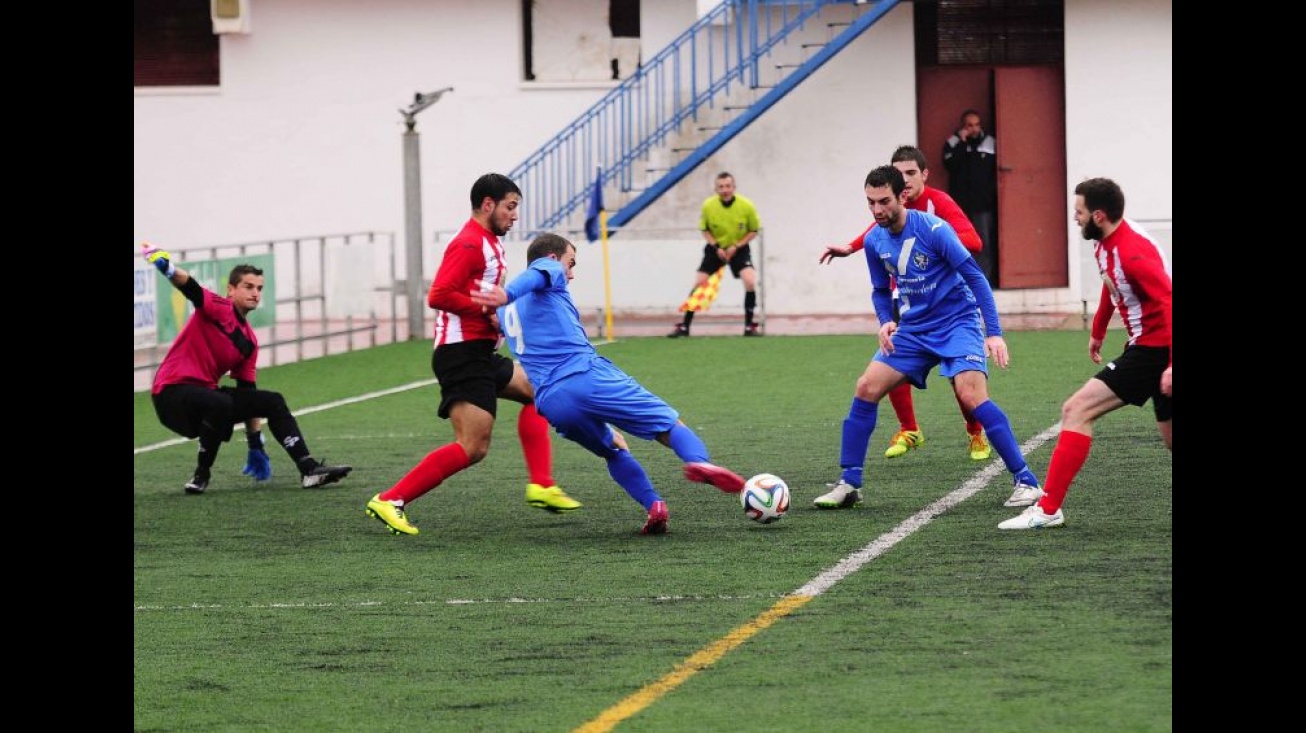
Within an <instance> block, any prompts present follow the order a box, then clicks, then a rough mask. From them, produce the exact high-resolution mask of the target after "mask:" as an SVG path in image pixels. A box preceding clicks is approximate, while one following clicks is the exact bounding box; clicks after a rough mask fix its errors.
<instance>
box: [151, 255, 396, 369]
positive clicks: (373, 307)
mask: <svg viewBox="0 0 1306 733" xmlns="http://www.w3.org/2000/svg"><path fill="white" fill-rule="evenodd" d="M395 246H396V245H395V236H394V234H393V233H392V232H360V233H351V234H329V235H315V236H309V237H296V238H292V239H276V240H266V241H260V242H250V243H243V244H224V245H214V246H209V247H201V248H195V249H187V250H173V251H172V254H173V256H174V257H175V258H176V260H177V262H178V263H179V264H180V265H181V266H182V267H185V268H186V269H187V271H188V272H191V273H192V274H195V275H196V278H197V279H198V280H199V281H200V283H201V284H202V285H204V286H205V287H207V288H209V289H211V290H213V291H214V292H216V293H219V294H225V293H226V278H227V274H228V273H229V272H230V270H231V267H232V266H234V265H235V264H239V263H241V262H245V261H248V262H250V263H251V264H256V265H258V266H262V267H263V268H264V270H265V271H266V275H265V277H266V279H267V281H268V286H267V289H266V290H265V291H264V292H265V295H264V302H263V304H262V305H260V307H259V309H258V310H257V311H255V312H254V313H253V314H251V315H252V316H257V318H258V320H257V321H254V322H255V323H256V327H255V332H256V333H257V334H258V337H259V363H260V366H270V365H275V364H282V363H287V362H293V361H301V360H303V359H309V358H314V357H317V356H325V355H327V354H330V353H340V352H342V351H352V350H354V349H359V348H369V347H372V346H376V345H379V344H384V343H392V342H395V341H398V340H400V339H406V338H407V336H408V334H407V328H406V326H405V325H404V324H403V323H402V322H401V321H402V319H403V318H404V315H405V314H406V312H407V308H406V303H405V302H404V281H403V279H402V277H403V275H404V273H402V272H399V271H398V268H399V267H400V265H401V264H402V262H403V257H402V256H399V254H398V253H396V252H395ZM135 255H136V256H135V258H134V264H135V265H136V273H137V275H136V329H135V338H134V348H133V374H134V389H135V390H136V391H139V390H142V389H148V388H149V385H150V382H151V381H152V380H153V377H154V371H155V370H156V369H157V368H158V366H159V364H160V363H161V362H162V360H163V357H164V355H165V354H166V353H167V350H168V347H169V346H170V345H171V342H172V338H173V337H174V336H175V331H176V330H177V329H179V328H180V327H181V326H182V325H183V324H184V322H185V320H186V318H187V317H189V314H190V311H191V308H190V305H189V303H187V302H186V301H185V299H184V298H183V297H181V295H180V293H179V292H177V291H176V290H175V288H173V287H172V286H171V285H169V284H168V283H167V282H166V281H164V280H163V279H162V278H161V277H158V276H157V275H156V274H155V273H154V271H153V269H152V268H149V267H148V266H143V265H142V263H141V262H140V256H139V252H137V253H135ZM269 264H270V265H271V267H268V266H267V265H269ZM258 323H266V325H257V324H258Z"/></svg>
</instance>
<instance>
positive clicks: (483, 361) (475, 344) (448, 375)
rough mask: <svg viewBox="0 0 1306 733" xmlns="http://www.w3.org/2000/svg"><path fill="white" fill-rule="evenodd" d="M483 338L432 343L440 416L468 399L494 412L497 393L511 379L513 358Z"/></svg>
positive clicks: (432, 365) (492, 413)
mask: <svg viewBox="0 0 1306 733" xmlns="http://www.w3.org/2000/svg"><path fill="white" fill-rule="evenodd" d="M494 347H495V342H493V341H489V340H486V339H477V340H475V341H463V342H460V343H456V344H445V345H443V346H437V347H435V351H433V352H431V371H432V372H435V378H436V380H438V381H439V382H440V412H439V414H440V417H441V418H443V419H445V420H447V419H449V409H450V408H452V407H453V403H455V402H470V403H472V404H473V405H476V406H477V407H479V408H481V409H482V410H485V411H486V412H488V413H490V414H491V415H496V410H497V409H498V406H499V393H500V392H502V391H503V390H504V389H506V388H507V387H508V383H509V382H511V381H512V372H513V361H512V359H509V358H507V357H506V356H504V355H503V354H500V353H499V352H498V351H497V350H495V348H494Z"/></svg>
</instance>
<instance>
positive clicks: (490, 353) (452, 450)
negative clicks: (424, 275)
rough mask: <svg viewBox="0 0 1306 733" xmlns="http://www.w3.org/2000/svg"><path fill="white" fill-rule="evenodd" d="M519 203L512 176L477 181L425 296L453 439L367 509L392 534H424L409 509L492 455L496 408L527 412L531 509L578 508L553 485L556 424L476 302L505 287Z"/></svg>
mask: <svg viewBox="0 0 1306 733" xmlns="http://www.w3.org/2000/svg"><path fill="white" fill-rule="evenodd" d="M520 203H521V189H520V188H518V187H517V184H516V183H513V181H512V179H510V178H508V177H507V176H504V175H500V174H498V173H487V174H485V175H483V176H481V177H480V178H478V179H476V182H475V183H474V184H472V192H471V204H472V218H471V219H468V220H467V223H466V224H464V225H463V228H462V230H461V231H459V232H458V234H457V235H456V236H455V237H454V238H453V239H452V240H450V242H449V245H448V246H447V247H446V248H445V251H444V259H443V260H441V261H440V268H439V270H438V271H437V272H436V273H435V280H434V281H433V282H432V283H431V290H430V291H429V292H428V293H427V295H426V302H427V305H429V306H430V307H431V308H434V309H435V350H434V352H433V353H432V354H431V370H432V371H434V372H435V378H436V379H437V380H438V381H439V382H440V407H439V415H440V417H441V418H445V419H448V420H449V421H450V422H452V423H453V432H454V439H453V442H451V443H449V444H448V445H445V446H442V447H440V448H437V449H436V450H434V451H432V452H431V453H429V454H427V456H426V457H425V458H423V459H422V460H421V462H420V463H418V464H417V465H416V466H414V467H413V468H412V470H410V471H409V472H408V474H407V475H405V476H404V477H403V478H401V479H399V481H398V483H396V484H395V485H394V486H392V487H390V488H389V489H387V490H386V491H383V492H381V493H380V494H377V495H376V496H374V497H372V499H371V501H369V502H367V513H368V515H369V516H372V517H374V518H376V519H378V520H380V521H381V522H383V523H384V524H385V525H386V526H387V527H389V528H390V531H391V532H393V533H394V534H417V533H418V529H417V526H416V525H415V524H413V523H412V522H410V521H409V520H408V517H407V514H406V512H405V509H404V507H405V506H406V505H408V504H409V503H411V502H413V501H415V500H416V499H417V498H418V497H421V496H423V495H424V494H426V493H427V492H428V491H430V490H432V489H434V488H435V487H436V486H439V485H440V484H441V483H443V482H444V481H445V479H447V478H449V477H450V476H452V475H454V474H455V473H458V472H459V471H461V470H463V469H464V468H467V467H468V466H471V465H474V464H476V463H479V462H480V461H481V460H482V459H483V458H485V456H486V454H487V453H489V451H490V437H491V435H492V433H493V430H494V421H495V415H496V412H497V405H498V401H499V399H506V400H512V401H514V402H519V403H521V405H522V410H521V413H520V414H519V415H518V416H517V437H518V438H519V439H520V440H521V446H522V453H523V454H524V455H525V458H526V471H527V473H528V474H530V483H529V484H527V486H526V503H528V504H530V505H531V506H536V507H540V508H541V509H547V510H549V511H552V512H564V511H571V510H573V509H579V508H580V507H581V503H580V502H578V501H576V500H575V499H573V498H571V497H570V496H567V494H566V493H564V492H563V490H562V488H561V487H559V486H557V485H556V484H555V483H554V480H553V446H552V443H551V442H550V439H549V423H548V422H547V421H546V420H545V419H544V418H543V417H542V416H541V415H540V414H539V412H537V411H536V409H535V390H534V389H533V388H532V387H531V383H530V380H528V379H527V378H526V372H525V371H524V370H522V367H521V365H520V364H518V363H517V362H515V361H513V360H512V359H509V358H507V357H506V356H504V355H502V354H500V353H499V352H498V347H499V319H498V317H497V316H496V315H495V312H494V311H493V310H492V309H490V308H487V307H484V306H481V305H479V304H477V303H473V302H472V298H471V292H472V291H473V290H477V289H478V288H480V287H482V286H481V283H489V284H491V285H502V284H503V283H504V282H505V280H506V279H507V261H506V259H505V257H504V251H503V242H501V241H499V237H502V236H504V235H505V234H507V233H508V230H509V229H512V225H513V222H515V221H517V207H518V206H519V205H520ZM412 276H413V275H410V277H412Z"/></svg>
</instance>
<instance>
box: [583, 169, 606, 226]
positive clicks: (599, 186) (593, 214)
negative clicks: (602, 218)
mask: <svg viewBox="0 0 1306 733" xmlns="http://www.w3.org/2000/svg"><path fill="white" fill-rule="evenodd" d="M595 170H596V173H595V174H594V192H593V193H592V194H591V195H590V208H589V212H588V213H587V214H585V238H586V239H588V240H589V241H591V242H593V241H595V240H597V239H598V238H599V236H600V232H599V212H601V211H603V169H602V168H596V169H595Z"/></svg>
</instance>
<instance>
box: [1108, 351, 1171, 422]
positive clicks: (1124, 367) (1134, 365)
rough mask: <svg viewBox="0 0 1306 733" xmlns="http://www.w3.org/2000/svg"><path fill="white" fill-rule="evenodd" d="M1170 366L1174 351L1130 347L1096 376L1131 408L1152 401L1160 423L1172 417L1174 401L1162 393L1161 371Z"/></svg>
mask: <svg viewBox="0 0 1306 733" xmlns="http://www.w3.org/2000/svg"><path fill="white" fill-rule="evenodd" d="M1169 365H1170V350H1169V349H1167V348H1162V347H1159V346H1126V347H1125V350H1124V353H1122V354H1120V356H1117V357H1116V358H1115V359H1113V360H1111V361H1109V362H1107V365H1106V366H1105V367H1104V368H1103V369H1102V371H1100V372H1098V373H1097V374H1095V375H1093V378H1094V379H1100V380H1102V382H1103V383H1104V384H1106V386H1107V387H1109V388H1110V389H1111V391H1112V392H1115V393H1116V396H1117V397H1119V398H1120V399H1122V400H1124V402H1125V404H1127V405H1137V406H1139V407H1142V406H1143V405H1144V404H1146V403H1147V401H1148V400H1151V401H1152V410H1153V411H1154V412H1155V413H1156V421H1157V422H1166V421H1167V420H1169V419H1170V418H1171V417H1172V412H1173V411H1172V400H1171V398H1170V397H1167V396H1166V395H1163V394H1161V372H1164V371H1165V368H1166V367H1167V366H1169Z"/></svg>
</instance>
